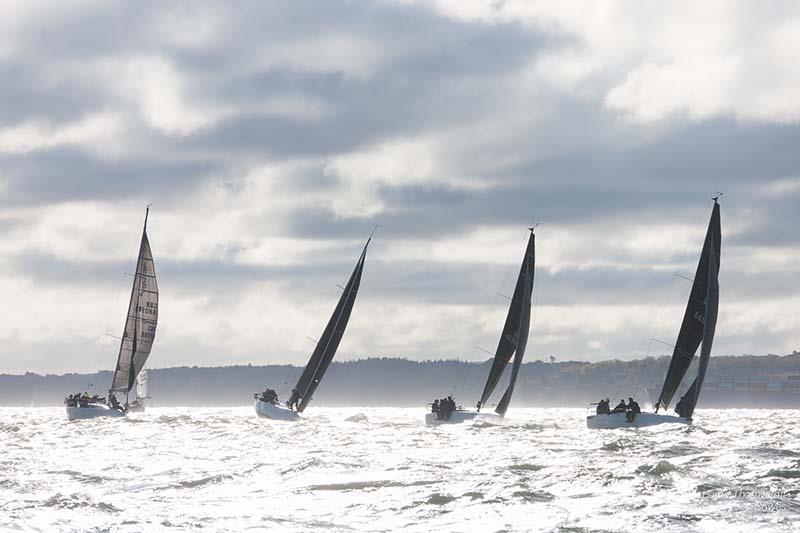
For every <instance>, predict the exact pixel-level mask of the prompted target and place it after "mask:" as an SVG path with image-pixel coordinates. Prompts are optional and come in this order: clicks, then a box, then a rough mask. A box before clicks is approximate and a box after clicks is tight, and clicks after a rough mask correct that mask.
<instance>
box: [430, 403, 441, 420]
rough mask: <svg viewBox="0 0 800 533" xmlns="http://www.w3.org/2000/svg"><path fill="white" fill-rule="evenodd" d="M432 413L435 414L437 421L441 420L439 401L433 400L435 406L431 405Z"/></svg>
mask: <svg viewBox="0 0 800 533" xmlns="http://www.w3.org/2000/svg"><path fill="white" fill-rule="evenodd" d="M431 413H434V414H435V415H436V418H437V419H439V418H441V417H440V416H439V400H433V405H431Z"/></svg>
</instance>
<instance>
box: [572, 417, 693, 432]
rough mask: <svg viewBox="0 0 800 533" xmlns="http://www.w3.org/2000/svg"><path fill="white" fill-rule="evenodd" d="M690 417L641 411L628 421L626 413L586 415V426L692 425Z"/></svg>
mask: <svg viewBox="0 0 800 533" xmlns="http://www.w3.org/2000/svg"><path fill="white" fill-rule="evenodd" d="M691 423H692V421H691V419H688V418H680V417H678V416H672V415H659V414H656V413H639V414H638V415H636V417H635V418H634V420H633V422H628V421H627V419H626V418H625V413H614V414H611V415H589V416H587V417H586V427H588V428H589V429H615V428H643V427H648V426H657V425H659V424H684V425H691Z"/></svg>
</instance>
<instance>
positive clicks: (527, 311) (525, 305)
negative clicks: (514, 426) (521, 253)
mask: <svg viewBox="0 0 800 533" xmlns="http://www.w3.org/2000/svg"><path fill="white" fill-rule="evenodd" d="M525 266H526V269H525V290H524V291H523V293H522V294H523V297H524V298H525V299H524V301H523V302H522V315H521V316H520V320H519V333H518V334H517V338H518V339H519V341H518V343H517V350H516V352H514V364H513V366H512V367H511V379H510V380H509V382H508V388H506V392H505V393H504V394H503V397H502V398H501V399H500V403H498V404H497V407H496V408H495V410H494V411H495V413H497V414H498V415H500V416H503V415H505V414H506V411H507V410H508V404H509V403H510V402H511V395H512V394H514V386H515V385H516V383H517V377H518V376H519V369H520V367H521V366H522V358H523V357H525V347H526V346H527V345H528V333H529V331H530V323H531V292H532V289H531V287H532V286H533V275H532V273H529V272H528V271H527V264H526V265H525Z"/></svg>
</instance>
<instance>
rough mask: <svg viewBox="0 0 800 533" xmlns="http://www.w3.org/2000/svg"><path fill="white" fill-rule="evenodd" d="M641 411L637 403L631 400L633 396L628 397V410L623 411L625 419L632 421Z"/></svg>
mask: <svg viewBox="0 0 800 533" xmlns="http://www.w3.org/2000/svg"><path fill="white" fill-rule="evenodd" d="M641 412H642V409H641V408H640V407H639V404H638V403H636V402H635V401H633V398H628V411H627V412H626V413H625V420H627V421H628V422H633V421H634V419H635V418H636V415H638V414H639V413H641Z"/></svg>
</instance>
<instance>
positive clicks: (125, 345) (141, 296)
mask: <svg viewBox="0 0 800 533" xmlns="http://www.w3.org/2000/svg"><path fill="white" fill-rule="evenodd" d="M149 214H150V206H147V211H146V212H145V216H144V229H143V230H142V239H141V242H140V244H139V256H138V258H137V260H136V272H135V274H134V275H133V286H132V287H131V298H130V303H129V304H128V314H127V315H126V318H125V327H124V329H123V330H122V338H121V339H120V347H119V355H118V357H117V366H116V367H115V369H114V377H113V378H112V381H111V388H110V389H109V391H108V401H105V399H103V398H98V397H96V396H95V397H91V398H89V397H87V396H83V397H78V398H76V397H68V398H67V399H66V400H65V404H66V406H67V418H69V419H70V420H75V419H81V418H96V417H100V416H112V417H119V416H125V413H126V410H127V406H128V396H129V394H130V391H131V389H132V388H133V387H134V383H135V381H136V376H137V374H138V373H139V371H140V370H141V369H142V368H144V364H145V362H146V361H147V358H148V356H149V355H150V350H151V349H152V348H153V340H154V339H155V335H156V325H157V323H158V284H157V283H156V271H155V266H154V264H153V254H152V252H151V251H150V241H149V240H148V238H147V217H148V216H149ZM116 393H125V405H124V406H123V405H120V404H119V402H118V400H117V398H116Z"/></svg>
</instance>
